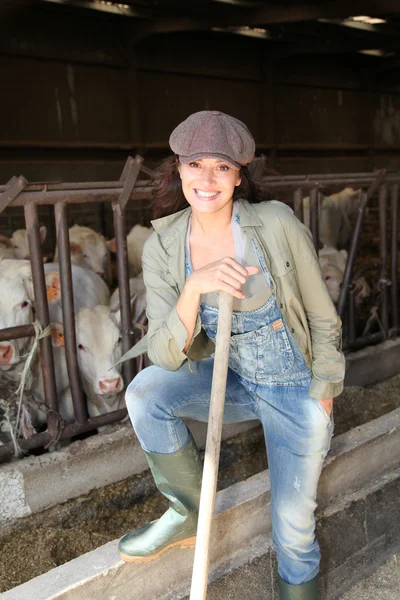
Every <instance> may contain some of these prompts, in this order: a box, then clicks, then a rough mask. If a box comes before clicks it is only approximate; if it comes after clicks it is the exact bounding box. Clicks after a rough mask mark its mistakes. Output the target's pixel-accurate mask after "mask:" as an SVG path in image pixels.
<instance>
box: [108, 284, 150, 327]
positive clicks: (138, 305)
mask: <svg viewBox="0 0 400 600" xmlns="http://www.w3.org/2000/svg"><path fill="white" fill-rule="evenodd" d="M129 292H130V301H131V310H132V323H141V324H143V323H144V321H145V318H146V288H145V285H144V281H143V273H142V274H141V275H139V276H138V277H131V278H130V279H129ZM110 310H111V312H112V313H113V315H114V319H115V321H116V322H117V323H120V321H121V313H120V300H119V289H118V288H117V289H116V290H114V292H113V293H112V295H111V298H110Z"/></svg>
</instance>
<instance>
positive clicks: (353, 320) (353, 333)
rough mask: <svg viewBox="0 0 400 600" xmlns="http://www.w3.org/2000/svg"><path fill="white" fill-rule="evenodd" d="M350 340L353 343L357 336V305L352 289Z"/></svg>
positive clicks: (350, 294) (349, 313)
mask: <svg viewBox="0 0 400 600" xmlns="http://www.w3.org/2000/svg"><path fill="white" fill-rule="evenodd" d="M348 319H349V342H350V344H351V343H353V342H354V341H355V339H356V337H357V333H356V306H355V298H354V290H350V292H349V312H348Z"/></svg>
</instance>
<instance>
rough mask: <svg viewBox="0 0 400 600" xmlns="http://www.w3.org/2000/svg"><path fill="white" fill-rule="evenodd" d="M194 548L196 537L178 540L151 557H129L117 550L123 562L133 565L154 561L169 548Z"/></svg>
mask: <svg viewBox="0 0 400 600" xmlns="http://www.w3.org/2000/svg"><path fill="white" fill-rule="evenodd" d="M195 546H196V536H193V537H190V538H185V539H183V540H178V541H177V542H174V543H173V544H169V546H165V548H163V549H162V550H160V551H159V552H157V554H152V555H151V556H129V554H124V553H123V552H120V550H118V554H119V555H120V557H121V558H122V560H123V561H124V562H135V563H144V562H151V561H152V560H156V558H158V557H159V556H161V555H162V554H164V552H167V551H168V550H170V549H171V548H175V547H179V548H194V547H195Z"/></svg>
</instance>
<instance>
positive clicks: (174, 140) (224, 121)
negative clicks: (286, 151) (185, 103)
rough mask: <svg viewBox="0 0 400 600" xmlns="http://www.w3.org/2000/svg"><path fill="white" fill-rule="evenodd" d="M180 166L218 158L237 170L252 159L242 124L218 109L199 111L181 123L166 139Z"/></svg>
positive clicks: (251, 143) (247, 133) (251, 147)
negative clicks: (203, 159) (200, 159)
mask: <svg viewBox="0 0 400 600" xmlns="http://www.w3.org/2000/svg"><path fill="white" fill-rule="evenodd" d="M169 145H170V147H171V150H172V151H173V152H174V153H175V154H177V155H178V156H179V160H180V162H182V163H188V162H191V161H192V160H198V159H199V158H205V157H207V158H220V159H222V160H226V161H228V162H230V163H231V164H232V165H233V166H234V167H236V168H237V169H239V168H240V167H241V166H244V165H248V164H249V163H250V162H251V161H252V160H253V158H254V153H255V142H254V138H253V136H252V135H251V133H250V131H249V130H248V128H247V127H246V125H245V124H244V123H242V121H239V119H236V118H235V117H231V116H230V115H226V114H225V113H223V112H219V111H218V110H201V111H200V112H196V113H193V114H192V115H190V116H189V117H188V118H187V119H186V120H185V121H182V123H180V124H179V125H178V126H177V127H175V129H174V130H173V132H172V133H171V136H170V138H169Z"/></svg>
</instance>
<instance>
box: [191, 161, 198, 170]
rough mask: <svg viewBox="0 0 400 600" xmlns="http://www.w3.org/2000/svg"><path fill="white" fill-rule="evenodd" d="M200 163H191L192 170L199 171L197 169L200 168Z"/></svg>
mask: <svg viewBox="0 0 400 600" xmlns="http://www.w3.org/2000/svg"><path fill="white" fill-rule="evenodd" d="M199 166H200V165H199V163H198V162H191V163H189V167H192V169H197V167H199Z"/></svg>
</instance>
